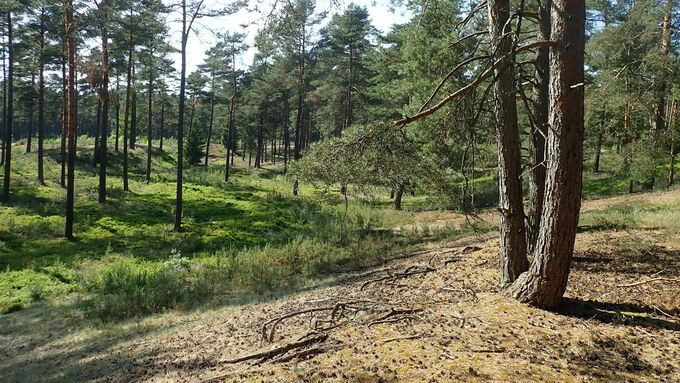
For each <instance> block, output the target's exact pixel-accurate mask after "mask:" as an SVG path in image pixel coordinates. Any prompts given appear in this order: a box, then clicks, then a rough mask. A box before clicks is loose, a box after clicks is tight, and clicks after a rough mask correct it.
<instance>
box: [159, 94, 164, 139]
mask: <svg viewBox="0 0 680 383" xmlns="http://www.w3.org/2000/svg"><path fill="white" fill-rule="evenodd" d="M163 135H165V100H164V99H161V126H160V127H159V129H158V136H159V138H160V142H159V143H158V149H159V150H160V151H163Z"/></svg>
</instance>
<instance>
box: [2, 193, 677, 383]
mask: <svg viewBox="0 0 680 383" xmlns="http://www.w3.org/2000/svg"><path fill="white" fill-rule="evenodd" d="M679 194H680V193H678V192H670V193H653V194H649V195H644V196H643V195H640V196H626V197H615V198H610V199H606V200H598V201H588V202H586V204H585V206H584V210H588V209H601V208H603V207H606V206H611V205H613V204H615V203H621V202H625V201H626V200H627V199H631V198H645V199H646V200H649V201H650V202H660V201H665V202H674V201H680V195H679ZM421 218H422V217H421ZM449 218H450V221H452V222H454V221H455V219H454V217H453V216H452V217H449ZM442 220H443V218H442ZM419 222H422V221H419ZM497 248H498V241H497V239H496V238H495V233H489V234H486V235H483V236H478V237H472V238H467V239H463V240H459V241H456V242H451V243H444V244H438V245H436V246H433V247H431V248H429V249H427V250H424V251H420V252H417V253H415V254H412V255H411V256H409V257H405V258H401V259H398V260H394V261H392V262H389V263H387V264H385V265H383V266H382V267H380V268H376V269H371V270H365V271H363V272H360V273H353V274H345V275H338V276H335V277H333V278H330V279H326V280H324V281H322V282H320V284H319V285H318V286H314V287H312V288H309V289H308V290H306V291H302V292H299V293H296V294H291V295H284V296H272V297H259V301H258V302H255V303H244V304H233V305H224V306H220V307H215V308H213V309H207V310H206V309H205V308H203V309H202V310H201V311H197V312H193V313H183V314H169V315H165V316H163V315H160V316H156V317H155V318H150V319H146V320H143V321H140V322H134V323H130V324H126V325H122V326H119V327H115V326H114V327H115V328H111V329H108V330H101V329H97V330H91V331H89V332H85V331H76V330H73V329H65V328H44V327H40V326H38V325H37V324H36V328H37V329H40V330H36V332H35V333H31V334H17V336H15V337H11V338H6V337H5V338H4V339H3V341H5V340H8V342H3V343H4V345H3V349H4V350H3V351H0V381H15V380H16V381H28V380H26V375H23V376H22V375H21V374H22V373H20V372H21V371H32V372H31V373H30V376H31V377H32V380H34V381H49V380H52V381H111V382H128V381H143V382H176V381H215V382H375V383H378V382H461V381H464V382H525V381H531V382H680V283H678V282H677V279H678V278H680V244H679V242H678V241H677V239H676V238H673V236H670V235H669V233H668V232H663V231H659V230H654V229H648V230H626V231H592V232H589V231H586V232H582V233H579V234H578V238H577V245H576V251H575V258H574V263H573V268H572V273H571V276H570V281H569V287H568V290H567V293H566V295H565V300H564V303H563V304H562V305H561V307H560V308H559V310H557V311H556V312H548V311H542V310H537V309H533V308H530V307H528V306H525V305H522V304H519V303H517V302H515V301H514V300H512V299H510V298H508V297H506V296H504V295H503V294H502V293H500V292H499V291H498V288H497V278H498V272H497V270H498V265H497ZM664 278H665V279H664ZM652 280H653V281H652ZM647 281H651V282H647ZM638 282H647V283H640V284H637V285H631V284H635V283H638ZM627 285H631V286H627ZM298 312H300V313H298ZM295 313H298V314H295ZM293 314H295V315H293ZM287 316H290V317H287ZM277 318H278V319H280V320H279V321H277ZM24 320H36V321H37V320H39V319H38V317H37V316H36V317H34V318H31V317H24ZM15 325H16V326H17V329H19V328H24V327H25V326H23V327H21V326H19V325H18V324H15ZM24 325H25V323H24ZM272 327H273V330H272ZM64 334H67V335H64ZM303 343H304V344H305V346H303V347H297V348H291V350H289V351H288V352H287V353H281V354H277V355H267V354H266V352H267V351H270V350H276V349H277V348H282V347H283V348H285V347H292V345H295V344H303ZM258 353H259V354H260V356H259V357H252V358H251V359H247V360H245V361H241V362H236V361H235V359H238V358H243V357H248V356H254V355H255V354H258Z"/></svg>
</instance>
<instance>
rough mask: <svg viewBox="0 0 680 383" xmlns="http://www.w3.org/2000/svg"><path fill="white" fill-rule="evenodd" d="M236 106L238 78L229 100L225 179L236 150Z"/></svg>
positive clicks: (227, 177) (226, 179) (227, 176)
mask: <svg viewBox="0 0 680 383" xmlns="http://www.w3.org/2000/svg"><path fill="white" fill-rule="evenodd" d="M235 107H236V78H234V91H233V92H232V94H231V100H230V102H229V132H228V133H227V155H226V158H225V160H226V163H225V169H224V181H225V182H227V181H229V163H230V162H232V161H233V158H234V151H235V150H236V147H235V146H234V117H235V116H234V108H235Z"/></svg>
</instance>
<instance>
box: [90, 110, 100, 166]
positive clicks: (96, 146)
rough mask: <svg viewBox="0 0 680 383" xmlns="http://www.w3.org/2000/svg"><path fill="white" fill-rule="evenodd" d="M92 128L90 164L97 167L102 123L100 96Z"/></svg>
mask: <svg viewBox="0 0 680 383" xmlns="http://www.w3.org/2000/svg"><path fill="white" fill-rule="evenodd" d="M95 121H96V122H95V124H94V126H95V128H94V150H93V151H92V166H93V167H97V164H98V163H99V138H100V133H101V123H102V100H101V97H100V98H99V100H97V117H96V119H95Z"/></svg>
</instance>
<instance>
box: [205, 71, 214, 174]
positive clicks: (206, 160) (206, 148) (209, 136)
mask: <svg viewBox="0 0 680 383" xmlns="http://www.w3.org/2000/svg"><path fill="white" fill-rule="evenodd" d="M214 115H215V75H214V74H213V76H212V89H211V93H210V119H209V121H208V138H207V140H206V145H205V163H204V164H203V165H205V166H208V157H209V155H210V139H211V138H212V127H213V117H214Z"/></svg>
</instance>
